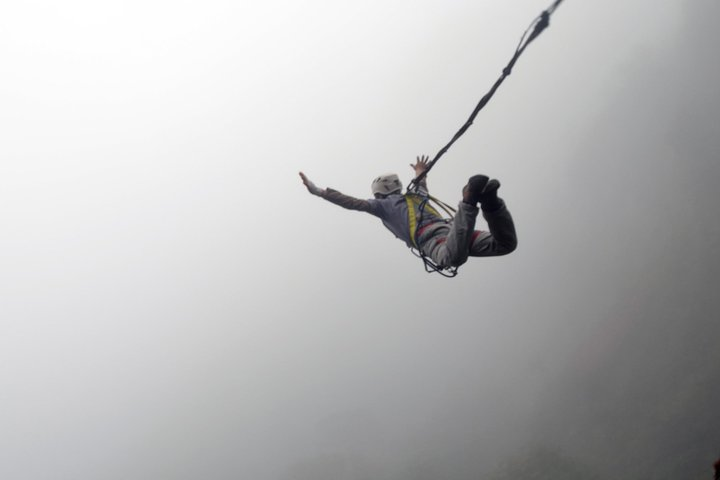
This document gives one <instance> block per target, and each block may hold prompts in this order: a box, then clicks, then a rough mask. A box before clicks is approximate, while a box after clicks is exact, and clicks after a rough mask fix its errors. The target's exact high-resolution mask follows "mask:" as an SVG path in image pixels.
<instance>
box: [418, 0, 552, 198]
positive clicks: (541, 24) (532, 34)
mask: <svg viewBox="0 0 720 480" xmlns="http://www.w3.org/2000/svg"><path fill="white" fill-rule="evenodd" d="M562 1H563V0H555V2H553V4H552V5H550V7H548V8H547V10H543V12H542V13H541V14H540V15H538V16H537V17H536V18H535V20H533V21H532V23H531V24H530V26H529V27H528V28H527V29H526V30H525V32H524V33H523V35H522V37H521V38H520V43H518V46H517V48H516V49H515V54H514V55H513V57H512V58H511V59H510V62H508V64H507V65H506V66H505V68H503V71H502V75H500V78H498V79H497V81H496V82H495V84H494V85H493V86H492V88H491V89H490V91H489V92H488V93H486V94H485V96H484V97H482V98H481V99H480V101H479V102H478V104H477V106H476V107H475V109H474V110H473V112H472V114H471V115H470V118H468V120H467V122H465V124H464V125H463V126H462V127H460V130H458V131H457V133H456V134H455V135H454V136H453V137H452V139H451V140H450V142H449V143H448V144H447V145H445V146H444V147H443V148H441V149H440V151H439V152H438V153H437V154H436V155H435V158H433V159H432V160H431V161H430V163H428V168H427V170H425V171H424V172H422V173H421V174H420V175H418V176H417V177H415V178H414V179H413V180H412V181H411V182H410V184H409V185H408V191H410V190H411V189H412V188H413V187H415V186H416V185H419V183H420V182H421V181H422V179H423V178H425V177H426V176H427V174H428V172H429V171H430V169H431V168H432V167H433V166H434V165H435V163H437V161H438V160H440V157H442V156H443V155H444V154H445V152H447V151H448V150H449V149H450V147H451V146H452V144H453V143H455V142H456V141H457V139H458V138H460V137H461V136H462V135H463V133H465V131H466V130H467V129H468V128H470V125H472V124H473V121H474V120H475V117H476V116H477V114H478V113H480V110H482V109H483V108H484V107H485V105H487V103H488V102H489V101H490V99H491V98H492V97H493V95H495V91H496V90H497V89H498V87H500V85H501V84H502V83H503V81H505V79H506V78H507V77H508V76H509V75H510V73H512V69H513V67H514V66H515V62H517V60H518V58H520V55H522V53H523V52H524V51H525V49H526V48H527V46H528V45H530V42H532V41H533V40H535V39H536V38H537V37H538V36H539V35H540V34H541V33H542V31H543V30H545V29H546V28H547V27H548V25H550V15H552V14H553V12H554V11H555V9H556V8H557V7H558V6H559V5H560V3H561V2H562Z"/></svg>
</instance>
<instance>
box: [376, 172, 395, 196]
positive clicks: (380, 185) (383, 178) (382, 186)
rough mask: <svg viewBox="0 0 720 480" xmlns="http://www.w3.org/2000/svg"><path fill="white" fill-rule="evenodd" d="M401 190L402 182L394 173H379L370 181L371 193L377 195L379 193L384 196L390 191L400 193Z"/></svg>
mask: <svg viewBox="0 0 720 480" xmlns="http://www.w3.org/2000/svg"><path fill="white" fill-rule="evenodd" d="M401 190H402V183H400V178H399V177H398V176H397V175H395V174H394V173H387V174H385V175H380V176H379V177H377V178H376V179H375V180H373V182H372V193H373V195H377V194H378V193H379V194H380V195H382V196H385V195H390V194H392V193H400V191H401Z"/></svg>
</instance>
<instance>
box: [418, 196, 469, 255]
mask: <svg viewBox="0 0 720 480" xmlns="http://www.w3.org/2000/svg"><path fill="white" fill-rule="evenodd" d="M478 211H479V210H478V208H477V207H475V206H473V205H469V204H467V203H464V202H460V205H459V206H458V210H457V213H456V214H455V218H454V219H453V221H452V223H451V224H450V228H449V230H445V231H443V232H438V235H436V236H434V237H433V238H431V239H430V240H429V241H428V242H427V243H426V244H425V245H423V252H424V253H425V254H426V255H428V256H429V257H430V258H432V259H433V261H434V262H435V263H436V264H438V265H439V266H441V267H443V268H447V267H459V266H460V265H462V264H463V263H465V262H466V261H467V259H468V255H470V242H471V241H472V236H473V230H474V228H475V219H476V218H477V215H478Z"/></svg>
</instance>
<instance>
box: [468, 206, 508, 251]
mask: <svg viewBox="0 0 720 480" xmlns="http://www.w3.org/2000/svg"><path fill="white" fill-rule="evenodd" d="M500 201H501V202H502V205H501V206H500V208H498V209H495V210H493V211H490V212H488V211H483V217H485V220H486V221H487V223H488V228H489V230H490V231H489V232H475V233H474V234H473V235H472V245H471V246H470V255H471V256H473V257H491V256H497V255H507V254H508V253H510V252H512V251H513V250H515V249H516V248H517V235H516V233H515V223H514V222H513V219H512V216H511V215H510V211H508V209H507V207H506V206H505V202H504V201H502V200H500Z"/></svg>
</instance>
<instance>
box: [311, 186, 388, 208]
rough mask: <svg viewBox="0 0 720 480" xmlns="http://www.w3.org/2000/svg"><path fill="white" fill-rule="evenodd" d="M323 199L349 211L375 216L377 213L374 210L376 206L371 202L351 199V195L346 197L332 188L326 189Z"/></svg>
mask: <svg viewBox="0 0 720 480" xmlns="http://www.w3.org/2000/svg"><path fill="white" fill-rule="evenodd" d="M322 198H324V199H325V200H327V201H328V202H330V203H334V204H335V205H339V206H341V207H343V208H347V209H348V210H358V211H360V212H368V213H373V214H374V212H375V208H373V207H374V205H373V203H372V202H370V201H369V200H361V199H359V198H355V197H351V196H350V195H345V194H344V193H340V192H338V191H337V190H333V189H332V188H326V189H325V193H324V194H323V195H322Z"/></svg>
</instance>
